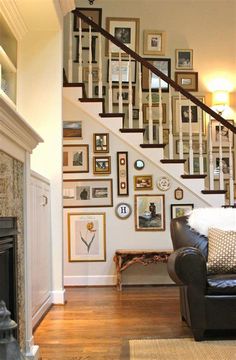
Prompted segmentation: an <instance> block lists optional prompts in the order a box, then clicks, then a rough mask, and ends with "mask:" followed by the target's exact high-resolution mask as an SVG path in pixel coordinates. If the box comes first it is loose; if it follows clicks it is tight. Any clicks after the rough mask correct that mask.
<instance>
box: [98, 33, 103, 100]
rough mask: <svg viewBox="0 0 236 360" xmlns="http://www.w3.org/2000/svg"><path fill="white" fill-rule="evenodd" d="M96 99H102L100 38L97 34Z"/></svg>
mask: <svg viewBox="0 0 236 360" xmlns="http://www.w3.org/2000/svg"><path fill="white" fill-rule="evenodd" d="M98 97H99V98H102V36H101V34H100V33H99V34H98Z"/></svg>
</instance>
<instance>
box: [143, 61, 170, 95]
mask: <svg viewBox="0 0 236 360" xmlns="http://www.w3.org/2000/svg"><path fill="white" fill-rule="evenodd" d="M145 60H147V61H148V62H150V63H151V64H152V65H153V66H155V67H156V68H157V69H158V70H160V71H161V72H162V73H163V74H165V75H166V76H168V77H170V62H171V61H170V59H163V58H160V59H150V58H146V59H145ZM151 88H152V91H157V90H159V77H158V76H156V75H155V74H153V73H151ZM142 89H143V91H149V70H148V68H146V67H145V66H142ZM161 90H162V91H163V92H168V91H169V84H167V83H166V82H165V81H163V80H161Z"/></svg>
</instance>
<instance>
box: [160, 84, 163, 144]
mask: <svg viewBox="0 0 236 360" xmlns="http://www.w3.org/2000/svg"><path fill="white" fill-rule="evenodd" d="M162 110H163V109H162V91H161V78H160V77H159V144H163V111H162Z"/></svg>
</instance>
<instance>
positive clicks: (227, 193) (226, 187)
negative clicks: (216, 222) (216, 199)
mask: <svg viewBox="0 0 236 360" xmlns="http://www.w3.org/2000/svg"><path fill="white" fill-rule="evenodd" d="M225 190H226V194H225V197H226V199H227V200H229V198H230V194H229V192H230V188H229V182H228V181H227V182H225ZM234 200H236V183H234Z"/></svg>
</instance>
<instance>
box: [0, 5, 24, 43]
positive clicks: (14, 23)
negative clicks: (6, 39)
mask: <svg viewBox="0 0 236 360" xmlns="http://www.w3.org/2000/svg"><path fill="white" fill-rule="evenodd" d="M0 12H1V14H2V15H3V17H4V18H5V20H6V22H7V24H8V26H9V27H10V29H11V31H12V32H13V34H14V36H15V38H16V39H17V40H21V39H22V38H23V37H24V36H25V34H26V33H27V32H28V29H27V27H26V25H25V22H24V20H23V17H22V15H21V13H20V12H19V10H18V8H17V5H16V2H15V0H1V1H0Z"/></svg>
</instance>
